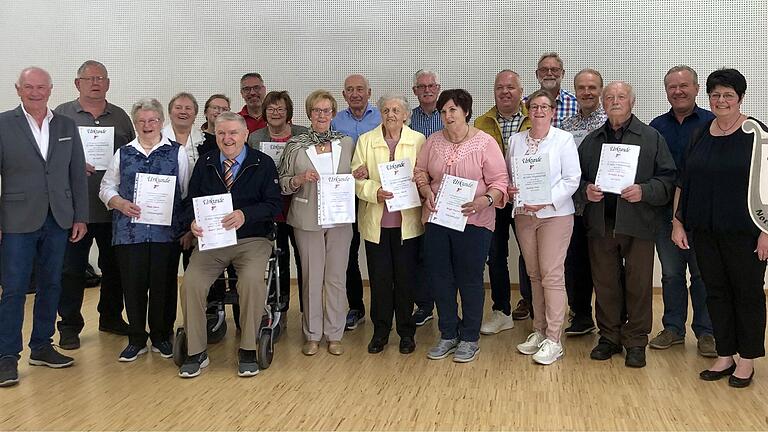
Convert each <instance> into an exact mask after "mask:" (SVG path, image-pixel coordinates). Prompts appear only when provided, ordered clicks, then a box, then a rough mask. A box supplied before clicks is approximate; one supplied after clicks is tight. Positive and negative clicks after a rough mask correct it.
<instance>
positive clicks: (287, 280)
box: [267, 222, 304, 312]
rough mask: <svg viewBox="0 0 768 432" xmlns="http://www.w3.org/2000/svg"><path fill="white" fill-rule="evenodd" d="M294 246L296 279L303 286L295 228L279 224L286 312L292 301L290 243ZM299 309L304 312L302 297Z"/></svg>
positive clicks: (280, 261)
mask: <svg viewBox="0 0 768 432" xmlns="http://www.w3.org/2000/svg"><path fill="white" fill-rule="evenodd" d="M289 242H290V244H292V245H293V259H294V260H295V262H296V279H297V280H298V282H299V286H301V258H299V249H298V248H297V247H296V238H295V237H294V236H293V227H292V226H290V225H288V224H287V223H285V222H278V223H277V247H279V248H280V250H281V251H282V255H280V257H279V258H278V262H277V263H278V265H279V266H280V281H279V284H280V297H281V298H282V299H281V303H285V310H283V311H282V312H285V311H287V310H288V306H289V304H290V301H291V249H290V247H289V246H288V243H289ZM267 295H269V293H267ZM299 309H300V310H301V311H303V310H304V305H302V301H301V296H299Z"/></svg>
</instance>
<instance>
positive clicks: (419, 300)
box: [413, 235, 435, 312]
mask: <svg viewBox="0 0 768 432" xmlns="http://www.w3.org/2000/svg"><path fill="white" fill-rule="evenodd" d="M416 239H417V242H418V249H419V256H418V257H416V269H417V270H416V287H415V288H414V289H415V291H414V294H413V300H414V302H415V303H416V307H418V308H419V309H424V310H425V311H427V312H432V309H434V308H435V301H434V300H433V299H432V294H430V292H429V283H427V272H426V271H425V270H424V269H425V268H426V264H424V236H423V235H421V236H418V237H416Z"/></svg>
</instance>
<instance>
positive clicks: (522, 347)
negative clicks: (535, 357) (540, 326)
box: [517, 331, 547, 355]
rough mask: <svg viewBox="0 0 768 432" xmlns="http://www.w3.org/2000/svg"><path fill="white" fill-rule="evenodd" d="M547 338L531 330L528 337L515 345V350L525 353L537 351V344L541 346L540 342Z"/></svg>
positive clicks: (529, 353) (530, 353)
mask: <svg viewBox="0 0 768 432" xmlns="http://www.w3.org/2000/svg"><path fill="white" fill-rule="evenodd" d="M546 339H547V338H546V337H544V335H543V334H541V333H539V332H537V331H536V332H533V333H531V334H529V335H528V338H527V339H526V340H525V342H523V343H521V344H519V345H518V346H517V350H518V351H520V352H521V353H523V354H525V355H532V354H536V353H537V352H539V346H541V343H542V342H544V341H545V340H546Z"/></svg>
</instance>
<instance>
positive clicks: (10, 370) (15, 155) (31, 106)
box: [0, 67, 88, 387]
mask: <svg viewBox="0 0 768 432" xmlns="http://www.w3.org/2000/svg"><path fill="white" fill-rule="evenodd" d="M52 89H53V83H52V82H51V76H50V74H48V72H46V71H45V70H43V69H40V68H37V67H29V68H26V69H24V70H23V71H22V72H21V74H20V75H19V80H18V81H17V83H16V92H17V93H18V95H19V97H20V98H21V105H20V106H18V107H17V108H16V109H13V110H10V111H6V112H4V113H0V176H1V177H2V186H1V187H2V192H1V193H0V248H2V257H1V258H0V266H2V286H3V292H2V295H0V387H6V386H11V385H14V384H16V383H17V382H18V381H19V375H18V360H19V358H20V354H21V350H22V337H21V327H22V324H23V321H24V300H25V298H24V297H25V294H26V291H27V287H28V285H29V279H30V275H31V273H32V263H33V262H36V264H37V265H36V270H37V272H36V279H37V293H36V298H35V307H34V313H33V320H34V322H33V328H32V337H31V339H30V341H29V348H30V350H31V353H30V356H29V364H31V365H33V366H48V367H52V368H63V367H68V366H71V365H72V364H73V363H74V359H72V358H71V357H67V356H64V355H62V354H60V353H58V352H57V351H56V350H54V349H53V347H52V346H51V341H52V339H51V337H52V336H53V332H54V323H55V321H56V308H57V306H58V303H59V295H60V294H61V269H62V265H63V261H64V252H65V250H66V247H67V238H69V241H71V242H76V241H79V240H80V239H82V238H83V236H84V235H85V233H86V225H85V223H86V220H87V217H88V183H87V181H86V174H85V157H84V155H83V147H82V144H81V142H80V135H79V134H78V131H77V128H76V127H75V123H74V122H73V121H72V120H71V119H69V118H67V117H64V116H61V115H55V114H53V112H52V111H51V110H50V109H49V108H48V98H49V97H50V96H51V90H52ZM70 230H71V232H70Z"/></svg>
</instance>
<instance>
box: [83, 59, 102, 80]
mask: <svg viewBox="0 0 768 432" xmlns="http://www.w3.org/2000/svg"><path fill="white" fill-rule="evenodd" d="M89 67H97V68H99V69H101V70H103V71H104V77H105V78H108V77H109V72H107V67H106V66H104V64H103V63H102V62H99V61H96V60H86V61H85V62H83V64H81V65H80V67H79V68H77V77H78V78H80V75H82V74H83V73H84V72H85V69H87V68H89Z"/></svg>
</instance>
